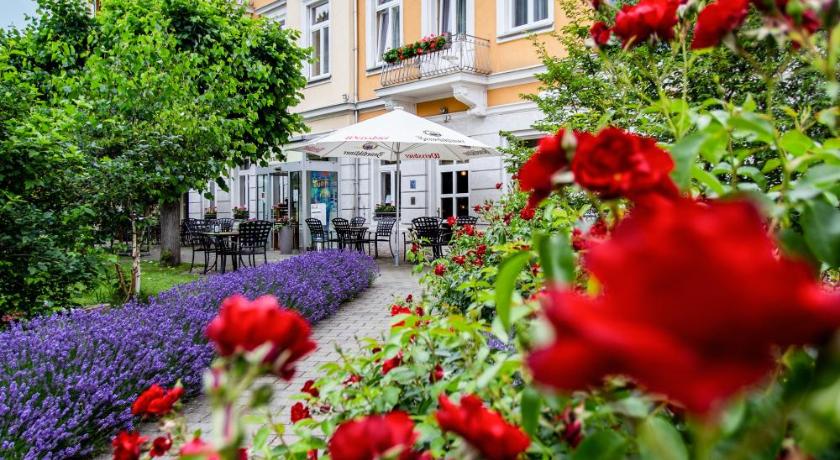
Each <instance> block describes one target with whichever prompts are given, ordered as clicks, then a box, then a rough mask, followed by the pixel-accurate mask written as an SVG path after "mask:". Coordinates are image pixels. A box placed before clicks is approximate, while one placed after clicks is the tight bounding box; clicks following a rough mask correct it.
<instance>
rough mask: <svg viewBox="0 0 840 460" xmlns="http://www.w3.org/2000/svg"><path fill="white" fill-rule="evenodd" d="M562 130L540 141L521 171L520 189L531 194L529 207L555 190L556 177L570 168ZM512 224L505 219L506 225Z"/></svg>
mask: <svg viewBox="0 0 840 460" xmlns="http://www.w3.org/2000/svg"><path fill="white" fill-rule="evenodd" d="M564 134H565V131H563V130H562V129H561V130H559V131H557V133H556V134H553V135H548V136H545V137H543V138H542V139H540V143H539V145H538V146H537V150H536V152H534V154H533V155H531V158H529V159H528V161H526V162H525V164H523V165H522V167H521V168H520V169H519V188H520V189H522V191H523V192H529V193H530V194H531V196H530V197H529V198H528V205H529V206H531V207H534V206H536V205H537V204H539V203H540V201H542V200H543V199H545V198H546V197H548V195H550V194H551V191H552V190H553V189H554V179H553V177H554V175H555V174H556V173H557V172H559V171H562V170H564V169H566V168H568V166H569V160H568V156H567V155H566V149H564V148H563V136H564ZM508 223H510V221H509V219H507V218H506V219H505V224H508Z"/></svg>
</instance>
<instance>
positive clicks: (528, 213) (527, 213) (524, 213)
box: [519, 206, 536, 220]
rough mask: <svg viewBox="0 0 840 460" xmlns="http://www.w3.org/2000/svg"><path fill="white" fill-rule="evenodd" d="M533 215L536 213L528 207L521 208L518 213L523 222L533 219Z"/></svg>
mask: <svg viewBox="0 0 840 460" xmlns="http://www.w3.org/2000/svg"><path fill="white" fill-rule="evenodd" d="M535 215H536V211H535V210H534V208H532V207H530V206H525V207H524V208H522V210H521V211H519V217H521V218H522V219H523V220H531V219H533V218H534V216H535Z"/></svg>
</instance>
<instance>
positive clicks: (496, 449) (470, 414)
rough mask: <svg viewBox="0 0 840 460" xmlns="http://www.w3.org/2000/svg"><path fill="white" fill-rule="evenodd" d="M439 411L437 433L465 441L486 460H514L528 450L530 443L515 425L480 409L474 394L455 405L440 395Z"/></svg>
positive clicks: (481, 405) (497, 415)
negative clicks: (454, 435)
mask: <svg viewBox="0 0 840 460" xmlns="http://www.w3.org/2000/svg"><path fill="white" fill-rule="evenodd" d="M438 403H439V404H440V410H438V411H437V412H435V418H436V419H437V422H438V425H440V428H441V430H443V431H450V432H452V433H455V434H457V435H459V436H461V437H462V438H464V440H466V441H467V442H468V443H469V444H470V445H471V446H472V447H473V448H474V449H475V450H477V451H479V452H481V454H482V455H483V457H482V458H485V459H487V460H515V459H516V458H518V457H519V454H521V453H522V452H524V451H525V449H527V448H528V445H529V444H530V443H531V441H530V440H529V439H528V436H527V435H526V434H525V433H524V432H523V431H522V430H520V429H519V428H518V427H516V426H515V425H511V424H509V423H507V422H506V421H505V420H504V419H503V418H502V416H501V415H499V414H498V413H496V412H494V411H492V410H489V409H487V408H485V407H484V404H482V402H481V399H479V398H478V396H475V395H466V396H463V397H461V401H460V405H456V404H454V403H452V401H450V400H449V398H447V397H446V395H445V394H441V395H440V396H439V397H438Z"/></svg>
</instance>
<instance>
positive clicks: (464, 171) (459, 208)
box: [440, 162, 470, 219]
mask: <svg viewBox="0 0 840 460" xmlns="http://www.w3.org/2000/svg"><path fill="white" fill-rule="evenodd" d="M468 168H469V166H468V165H467V163H466V162H454V163H444V162H441V164H440V217H442V218H444V219H445V218H447V217H449V216H468V215H469V214H470V172H469V170H468Z"/></svg>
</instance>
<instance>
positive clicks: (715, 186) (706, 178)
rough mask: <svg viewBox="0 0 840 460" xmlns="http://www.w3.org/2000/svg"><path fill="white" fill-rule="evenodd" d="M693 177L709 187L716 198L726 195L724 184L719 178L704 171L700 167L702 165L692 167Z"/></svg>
mask: <svg viewBox="0 0 840 460" xmlns="http://www.w3.org/2000/svg"><path fill="white" fill-rule="evenodd" d="M691 176H692V177H694V178H695V179H697V181H698V182H700V183H701V184H703V185H705V186H706V187H708V188H709V190H711V191H712V193H714V194H715V195H716V196H723V195H726V189H725V188H724V187H723V184H721V183H720V181H719V180H718V178H717V177H715V176H714V175H713V174H711V173H709V172H708V171H706V170H704V169H703V168H702V167H700V165H696V164H695V165H694V166H692V167H691Z"/></svg>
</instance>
